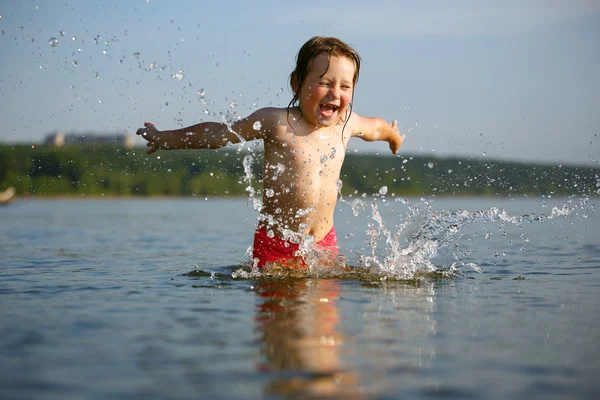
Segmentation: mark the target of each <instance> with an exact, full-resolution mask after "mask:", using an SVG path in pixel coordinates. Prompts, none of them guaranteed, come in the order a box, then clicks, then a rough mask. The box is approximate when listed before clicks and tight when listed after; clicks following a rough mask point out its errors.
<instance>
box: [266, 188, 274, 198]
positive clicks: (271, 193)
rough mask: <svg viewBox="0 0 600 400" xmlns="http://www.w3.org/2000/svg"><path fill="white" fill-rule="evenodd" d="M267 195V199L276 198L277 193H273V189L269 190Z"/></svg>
mask: <svg viewBox="0 0 600 400" xmlns="http://www.w3.org/2000/svg"><path fill="white" fill-rule="evenodd" d="M265 194H266V195H267V197H273V196H275V192H274V191H273V189H267V190H266V192H265Z"/></svg>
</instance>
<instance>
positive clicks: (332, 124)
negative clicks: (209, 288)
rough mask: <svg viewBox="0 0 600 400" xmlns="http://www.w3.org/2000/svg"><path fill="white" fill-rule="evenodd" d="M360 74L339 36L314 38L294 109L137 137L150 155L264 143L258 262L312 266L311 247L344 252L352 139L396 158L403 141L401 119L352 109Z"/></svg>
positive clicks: (302, 55) (295, 79) (299, 62)
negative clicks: (345, 170)
mask: <svg viewBox="0 0 600 400" xmlns="http://www.w3.org/2000/svg"><path fill="white" fill-rule="evenodd" d="M359 70H360V56H359V55H358V53H357V52H356V51H355V50H354V49H353V48H352V47H350V46H349V45H347V44H346V43H344V42H342V41H341V40H339V39H336V38H330V37H313V38H312V39H310V40H309V41H308V42H306V43H305V44H304V45H303V46H302V48H301V49H300V51H299V52H298V55H297V58H296V68H295V69H294V71H293V72H292V73H291V75H290V85H291V88H292V90H293V92H294V97H293V99H292V101H291V102H290V104H289V105H288V107H287V108H270V107H269V108H263V109H260V110H258V111H256V112H254V113H252V114H251V115H250V116H248V117H247V118H245V119H242V120H240V121H237V122H235V123H234V124H233V125H231V126H227V125H226V124H224V123H216V122H203V123H200V124H197V125H193V126H190V127H188V128H183V129H177V130H170V131H159V130H157V129H156V127H155V126H154V125H153V124H152V123H148V122H146V123H145V124H144V126H145V128H140V129H138V131H137V134H138V135H142V137H143V138H144V139H146V140H147V141H148V143H146V145H147V146H148V151H147V152H148V154H150V153H153V152H155V151H157V150H159V149H163V150H172V149H217V148H220V147H223V146H226V145H227V144H229V143H239V142H240V141H241V140H242V139H243V140H246V141H249V140H256V139H262V140H263V141H264V165H263V184H262V185H263V188H262V189H263V190H262V196H263V207H262V209H261V213H260V217H259V223H258V227H257V230H256V232H255V235H254V250H253V258H254V263H255V265H257V266H258V267H261V268H262V267H263V266H264V265H265V264H267V263H269V264H273V263H276V265H278V266H283V267H290V268H294V267H306V264H305V262H304V261H303V259H302V254H305V250H306V247H307V245H308V247H316V248H319V249H321V250H325V251H327V252H331V253H333V254H337V249H338V245H337V237H336V234H335V229H334V227H333V214H334V210H335V205H336V201H337V196H338V184H337V182H338V180H339V176H340V171H341V168H342V163H343V161H344V155H345V150H346V145H347V144H348V141H349V140H350V138H351V137H359V138H361V139H363V140H366V141H369V142H370V141H374V140H382V141H386V142H388V143H389V146H390V149H391V150H392V152H393V153H394V154H396V153H397V151H398V149H399V148H400V146H401V145H402V141H403V139H404V136H401V135H400V132H399V131H398V126H397V122H396V121H394V122H392V124H391V125H390V124H388V123H387V122H385V121H384V120H382V119H380V118H365V117H361V116H359V115H358V114H356V113H354V112H353V111H352V100H353V95H354V86H355V85H356V82H357V80H358V75H359ZM301 243H302V251H300V250H301V247H300V244H301ZM314 243H316V244H317V246H315V245H314Z"/></svg>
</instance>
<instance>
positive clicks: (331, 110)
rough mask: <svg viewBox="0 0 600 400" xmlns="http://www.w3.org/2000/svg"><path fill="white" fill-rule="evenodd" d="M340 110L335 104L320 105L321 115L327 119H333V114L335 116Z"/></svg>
mask: <svg viewBox="0 0 600 400" xmlns="http://www.w3.org/2000/svg"><path fill="white" fill-rule="evenodd" d="M338 108H339V107H338V106H336V105H333V104H319V109H320V110H321V115H323V116H324V117H326V118H330V117H332V116H333V114H335V112H336V111H337V110H338Z"/></svg>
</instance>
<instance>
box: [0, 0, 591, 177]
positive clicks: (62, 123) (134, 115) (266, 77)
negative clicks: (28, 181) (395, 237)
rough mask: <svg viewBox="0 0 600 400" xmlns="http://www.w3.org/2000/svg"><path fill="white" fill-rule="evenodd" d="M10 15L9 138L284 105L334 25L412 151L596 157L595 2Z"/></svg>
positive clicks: (62, 6)
mask: <svg viewBox="0 0 600 400" xmlns="http://www.w3.org/2000/svg"><path fill="white" fill-rule="evenodd" d="M0 15H1V16H2V17H1V18H0V30H1V33H0V54H2V61H0V110H2V123H3V124H2V125H3V126H2V131H1V136H0V141H2V142H8V143H13V142H34V143H36V142H37V143H39V142H41V141H42V140H43V138H44V137H45V135H46V134H47V133H49V132H51V131H55V130H60V131H66V132H71V131H76V132H80V131H85V132H89V131H92V132H98V133H101V132H105V131H110V132H114V131H118V132H129V133H133V132H135V130H136V129H137V128H138V127H139V126H141V124H142V123H143V122H144V121H152V122H154V123H156V124H157V125H158V127H159V128H174V127H178V126H182V125H191V124H193V123H196V122H199V121H201V120H205V121H206V120H219V119H220V118H221V117H220V113H224V112H227V111H228V110H233V112H235V113H236V114H239V115H242V116H245V115H247V114H249V113H250V112H252V111H253V110H254V109H256V108H257V107H263V106H285V105H287V104H288V102H289V100H290V98H291V94H290V90H289V88H288V84H287V80H288V76H289V73H290V72H291V70H292V68H293V65H294V57H295V55H296V53H297V51H298V49H299V48H300V46H301V45H302V44H303V43H304V42H305V41H306V40H307V39H309V38H310V37H311V36H314V35H327V36H337V37H340V38H341V39H343V40H344V41H346V42H348V43H350V44H352V45H354V46H355V48H356V49H357V50H358V51H359V53H360V54H361V55H362V57H363V67H362V70H361V77H360V81H359V83H358V86H357V88H356V94H355V107H354V110H355V111H356V112H358V113H359V114H362V115H365V116H379V117H382V118H385V119H386V120H389V121H391V120H392V119H397V120H398V121H399V126H400V128H401V130H402V131H403V132H404V133H406V141H405V145H404V147H403V151H404V152H405V153H410V154H427V155H440V156H445V155H448V156H462V157H471V156H473V157H477V158H487V159H508V160H516V161H542V162H552V163H564V164H588V165H595V166H598V164H599V163H600V138H598V133H600V132H599V131H600V115H599V114H600V113H599V111H600V74H599V73H598V72H597V71H598V70H600V67H599V65H600V45H598V43H599V42H600V2H598V1H585V0H574V1H566V0H565V1H558V0H546V1H541V0H520V1H519V0H505V1H474V0H473V1H466V0H462V1H461V0H457V1H452V2H450V1H418V2H415V1H372V2H369V4H367V2H364V1H354V0H348V1H344V2H337V1H328V2H322V1H320V2H317V1H303V2H292V1H289V2H288V1H258V0H257V1H253V2H249V1H248V2H246V1H227V2H217V1H211V2H205V1H187V0H184V1H176V2H172V1H162V0H149V1H148V0H131V1H112V0H104V1H91V0H79V1H69V2H66V1H64V0H62V1H48V0H39V1H29V0H23V1H20V2H16V1H7V0H0ZM52 38H55V39H56V40H55V41H52V43H53V44H55V45H54V46H51V45H50V41H51V39H52ZM180 71H181V74H180V73H179V72H180ZM201 89H204V92H205V99H206V100H207V104H204V103H203V102H202V101H200V99H199V97H198V91H199V90H201ZM351 143H352V144H351V146H350V149H351V150H352V151H354V150H356V151H358V152H359V153H367V152H370V153H372V152H385V151H386V146H385V145H384V144H372V143H362V142H361V141H360V140H355V141H353V142H351Z"/></svg>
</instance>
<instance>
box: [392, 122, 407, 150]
mask: <svg viewBox="0 0 600 400" xmlns="http://www.w3.org/2000/svg"><path fill="white" fill-rule="evenodd" d="M391 125H392V134H391V135H390V137H389V139H388V143H389V144H390V150H392V153H394V154H398V149H399V148H400V146H402V142H404V135H401V134H400V131H399V130H398V121H396V120H394V122H392V124H391Z"/></svg>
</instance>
